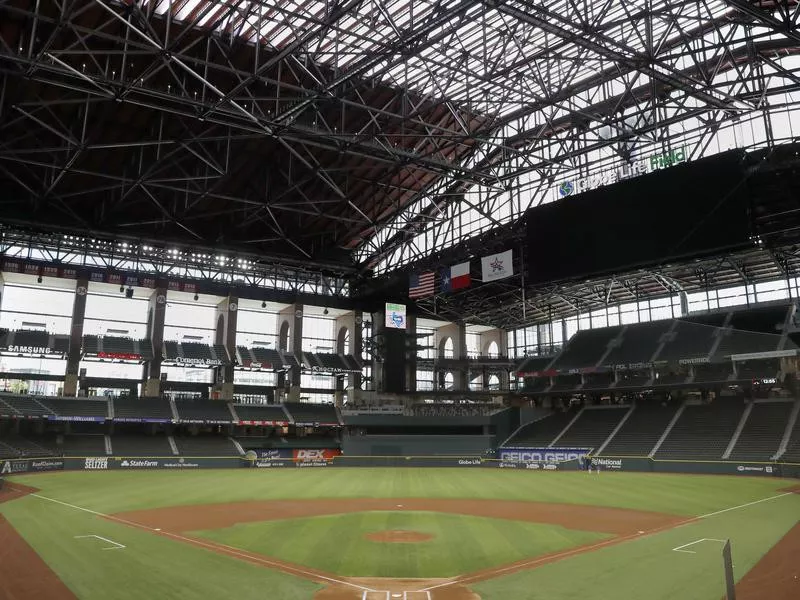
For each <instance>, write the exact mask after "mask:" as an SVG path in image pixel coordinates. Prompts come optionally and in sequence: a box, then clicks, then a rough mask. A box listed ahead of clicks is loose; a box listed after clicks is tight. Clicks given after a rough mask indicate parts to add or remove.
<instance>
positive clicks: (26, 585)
mask: <svg viewBox="0 0 800 600" xmlns="http://www.w3.org/2000/svg"><path fill="white" fill-rule="evenodd" d="M3 495H4V496H6V493H5V492H4V493H3ZM20 495H24V494H20ZM6 499H7V498H6ZM0 598H2V599H6V598H8V599H11V600H33V599H35V598H36V599H40V598H47V600H74V598H75V595H74V594H73V593H72V592H71V591H70V589H69V588H68V587H67V586H66V585H64V583H63V582H62V581H61V580H60V579H59V578H58V576H57V575H56V574H55V573H53V571H51V570H50V567H48V566H47V564H45V562H44V561H43V560H42V559H41V558H40V557H39V555H38V554H36V552H35V551H34V550H33V548H31V547H30V546H29V545H28V543H27V542H26V541H25V540H24V539H22V537H21V536H20V535H19V534H18V533H17V531H16V530H15V529H14V528H13V527H12V526H11V523H9V522H8V521H6V520H5V518H3V515H0Z"/></svg>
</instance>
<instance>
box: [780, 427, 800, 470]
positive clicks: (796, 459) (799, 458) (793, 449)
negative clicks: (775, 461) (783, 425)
mask: <svg viewBox="0 0 800 600" xmlns="http://www.w3.org/2000/svg"><path fill="white" fill-rule="evenodd" d="M780 460H781V461H783V462H792V463H800V417H798V418H797V421H795V423H794V428H793V429H792V433H791V435H790V436H789V444H788V445H787V446H786V452H784V454H783V456H781V458H780Z"/></svg>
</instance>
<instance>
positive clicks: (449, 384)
mask: <svg viewBox="0 0 800 600" xmlns="http://www.w3.org/2000/svg"><path fill="white" fill-rule="evenodd" d="M450 343H451V345H452V341H451V342H450ZM451 352H452V348H451ZM454 383H455V379H454V378H453V374H452V373H451V372H450V371H448V372H447V373H445V374H444V389H446V390H452V389H453V384H454Z"/></svg>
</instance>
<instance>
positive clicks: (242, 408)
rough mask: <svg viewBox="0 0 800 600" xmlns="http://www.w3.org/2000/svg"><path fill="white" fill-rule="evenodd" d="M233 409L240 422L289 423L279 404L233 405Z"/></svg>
mask: <svg viewBox="0 0 800 600" xmlns="http://www.w3.org/2000/svg"><path fill="white" fill-rule="evenodd" d="M233 408H234V410H235V411H236V414H237V415H239V419H241V420H242V421H278V422H288V421H289V417H288V415H287V414H286V413H285V412H284V411H283V407H282V406H281V405H279V404H234V405H233Z"/></svg>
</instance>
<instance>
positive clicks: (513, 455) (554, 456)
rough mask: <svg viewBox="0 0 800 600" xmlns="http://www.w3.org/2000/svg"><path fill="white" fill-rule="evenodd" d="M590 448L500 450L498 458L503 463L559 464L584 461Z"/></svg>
mask: <svg viewBox="0 0 800 600" xmlns="http://www.w3.org/2000/svg"><path fill="white" fill-rule="evenodd" d="M589 450H590V449H589V448H516V447H515V448H499V449H498V450H497V458H498V459H499V460H501V461H503V462H518V463H519V462H523V463H524V462H541V463H548V464H553V463H559V462H564V461H568V460H575V459H583V457H585V456H586V455H587V454H588V453H589Z"/></svg>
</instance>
